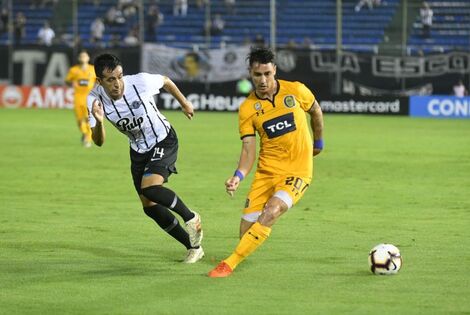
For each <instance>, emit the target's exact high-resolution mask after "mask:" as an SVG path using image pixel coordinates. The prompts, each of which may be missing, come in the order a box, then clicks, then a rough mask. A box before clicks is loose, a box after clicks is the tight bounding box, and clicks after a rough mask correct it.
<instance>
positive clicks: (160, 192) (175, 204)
mask: <svg viewBox="0 0 470 315" xmlns="http://www.w3.org/2000/svg"><path fill="white" fill-rule="evenodd" d="M142 194H143V195H144V196H145V198H147V199H148V200H150V201H153V202H155V203H158V204H159V205H162V206H165V207H167V208H168V209H170V210H173V211H175V212H176V213H178V214H179V215H180V216H181V218H183V220H184V222H188V221H189V220H191V219H192V218H194V213H192V212H191V210H189V209H188V207H186V205H185V204H184V202H183V201H182V200H181V199H180V198H179V197H178V196H177V195H176V193H174V192H173V191H172V190H171V189H168V188H166V187H163V186H161V185H155V186H150V187H147V188H144V189H142Z"/></svg>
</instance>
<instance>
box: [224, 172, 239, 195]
mask: <svg viewBox="0 0 470 315" xmlns="http://www.w3.org/2000/svg"><path fill="white" fill-rule="evenodd" d="M239 184H240V178H238V176H232V177H230V178H229V179H227V181H225V191H227V194H229V195H230V197H233V194H234V192H235V191H236V190H237V188H238V185H239Z"/></svg>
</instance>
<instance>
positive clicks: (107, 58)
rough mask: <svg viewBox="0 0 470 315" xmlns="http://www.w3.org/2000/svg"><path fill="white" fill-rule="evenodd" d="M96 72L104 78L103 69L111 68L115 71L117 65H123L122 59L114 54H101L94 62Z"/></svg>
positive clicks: (99, 76)
mask: <svg viewBox="0 0 470 315" xmlns="http://www.w3.org/2000/svg"><path fill="white" fill-rule="evenodd" d="M93 65H94V66H95V73H96V76H97V77H98V78H103V71H104V70H105V69H109V70H111V71H113V70H114V69H116V67H117V66H122V63H121V60H120V59H119V58H118V57H116V56H115V55H112V54H101V55H99V56H98V57H96V58H95V61H94V63H93Z"/></svg>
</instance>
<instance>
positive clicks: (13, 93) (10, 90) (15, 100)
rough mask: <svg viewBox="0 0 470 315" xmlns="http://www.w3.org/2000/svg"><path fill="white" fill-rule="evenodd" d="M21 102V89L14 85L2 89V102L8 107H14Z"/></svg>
mask: <svg viewBox="0 0 470 315" xmlns="http://www.w3.org/2000/svg"><path fill="white" fill-rule="evenodd" d="M22 102H23V93H22V92H21V89H20V88H19V87H16V86H7V87H6V88H5V89H4V90H3V94H2V104H3V106H5V107H8V108H16V107H19V106H20V105H21V103H22Z"/></svg>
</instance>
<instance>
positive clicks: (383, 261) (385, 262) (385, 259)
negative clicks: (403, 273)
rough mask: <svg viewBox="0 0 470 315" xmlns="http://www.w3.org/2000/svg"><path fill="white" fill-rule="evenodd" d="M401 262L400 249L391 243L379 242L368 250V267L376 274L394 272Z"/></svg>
mask: <svg viewBox="0 0 470 315" xmlns="http://www.w3.org/2000/svg"><path fill="white" fill-rule="evenodd" d="M401 264H402V259H401V255H400V250H399V249H398V248H397V247H396V246H394V245H392V244H379V245H377V246H375V247H374V248H372V249H371V250H370V253H369V267H370V271H372V272H373V273H375V274H376V275H393V274H396V273H397V272H398V271H399V270H400V268H401Z"/></svg>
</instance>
